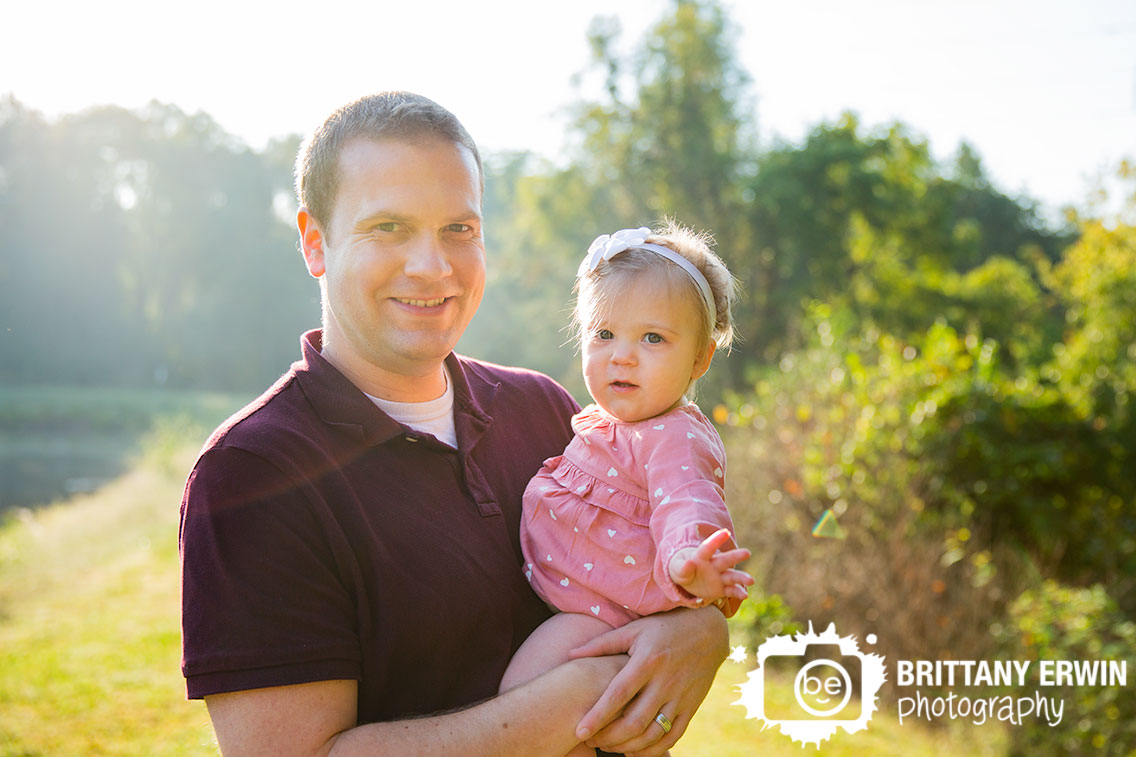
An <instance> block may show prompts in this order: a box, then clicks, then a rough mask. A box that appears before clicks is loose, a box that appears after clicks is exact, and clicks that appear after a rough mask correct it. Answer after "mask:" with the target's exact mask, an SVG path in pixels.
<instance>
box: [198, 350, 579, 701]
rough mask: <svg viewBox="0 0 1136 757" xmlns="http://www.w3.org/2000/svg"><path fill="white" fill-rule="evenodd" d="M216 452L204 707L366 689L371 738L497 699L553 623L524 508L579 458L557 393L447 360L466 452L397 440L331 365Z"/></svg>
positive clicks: (239, 427) (258, 410) (207, 522)
mask: <svg viewBox="0 0 1136 757" xmlns="http://www.w3.org/2000/svg"><path fill="white" fill-rule="evenodd" d="M320 343H321V342H320V333H319V332H318V331H313V332H309V333H308V334H305V335H304V338H303V340H302V348H303V359H302V360H300V361H299V362H297V363H295V364H294V365H293V366H292V368H291V370H290V371H289V372H288V373H287V374H285V375H284V376H283V377H282V378H281V379H280V380H279V381H278V382H277V383H276V384H275V385H274V386H273V387H272V388H271V389H269V390H268V391H267V392H266V393H265V394H264V395H262V396H261V397H260V398H259V399H257V400H256V401H255V402H253V403H252V404H250V405H249V406H248V407H246V408H244V409H243V410H242V411H240V412H239V413H237V414H236V415H235V416H233V417H232V418H230V419H229V420H228V421H226V422H225V423H224V424H223V425H222V426H221V427H220V428H219V429H218V430H217V431H216V432H214V434H213V436H212V437H211V438H210V440H209V441H208V443H207V444H206V446H205V448H204V450H203V452H202V453H201V456H200V457H199V458H198V460H197V463H196V465H195V467H194V469H193V472H192V473H191V474H190V476H189V481H188V483H187V484H186V489H185V496H184V499H183V501H182V509H181V513H182V519H181V531H180V545H181V557H182V633H183V658H182V671H183V673H184V674H185V677H186V679H187V687H188V693H189V696H190V697H191V698H200V697H203V696H206V695H209V694H217V693H222V692H229V691H241V690H245V689H254V688H262V687H266V686H280V685H287V684H298V683H307V682H312V681H322V680H332V679H354V680H356V681H358V682H359V722H360V723H365V722H373V721H381V720H391V719H396V718H401V717H405V716H408V715H412V714H422V713H430V712H437V711H439V710H445V709H451V708H454V707H459V706H462V705H466V704H469V703H471V702H475V701H478V700H480V699H484V698H485V697H489V696H492V695H493V694H495V693H496V691H497V685H498V682H499V681H500V678H501V674H502V673H503V672H504V670H505V666H506V664H507V663H508V661H509V659H510V657H511V656H512V653H513V652H514V651H515V650H516V648H517V647H518V646H519V645H520V643H521V642H522V641H523V640H524V639H525V637H526V636H527V635H528V634H529V633H530V632H531V631H532V630H533V629H534V628H535V627H536V626H537V625H539V624H540V623H541V622H542V621H543V620H545V619H546V618H547V617H548V611H547V609H546V608H545V606H544V604H543V603H542V602H541V601H540V600H539V599H538V598H537V597H536V596H535V595H534V594H533V593H532V591H531V590H530V588H529V586H528V583H527V582H526V581H525V579H524V574H523V571H522V569H521V562H522V559H521V550H520V546H519V543H518V529H519V522H520V512H521V495H522V493H523V492H524V488H525V485H526V484H527V483H528V480H529V479H530V478H531V477H532V476H533V474H535V473H536V471H537V470H538V469H539V468H540V465H541V463H542V462H543V461H544V460H545V458H548V457H552V456H554V455H558V454H560V453H561V452H562V451H563V449H564V446H565V445H566V444H567V443H568V441H569V439H570V438H571V433H572V431H571V427H570V426H569V419H570V417H571V415H572V414H573V413H574V412H575V411H576V410H577V409H578V408H577V405H576V403H575V402H574V401H573V400H572V398H571V396H569V395H568V393H567V392H565V391H564V389H563V388H561V387H560V386H559V385H557V384H556V383H555V382H553V381H552V380H551V379H549V378H547V377H545V376H542V375H540V374H538V373H534V372H532V371H526V370H521V369H515V368H505V367H501V366H496V365H491V364H488V363H483V362H479V361H475V360H471V359H469V358H464V357H459V356H456V355H451V356H450V357H449V358H448V359H447V366H448V367H449V370H450V374H451V376H452V378H453V385H454V422H455V426H456V429H457V437H458V447H459V449H457V450H453V449H452V448H450V447H448V446H446V445H444V444H442V443H440V442H438V441H437V440H436V439H435V438H434V437H433V436H430V435H429V434H423V433H420V432H416V431H412V430H409V429H407V428H405V427H404V426H401V425H400V424H398V423H397V422H395V421H394V420H392V419H391V418H390V417H389V416H387V415H386V414H385V413H383V412H382V411H381V410H379V409H378V408H377V407H376V406H375V405H374V404H373V403H372V402H371V401H370V400H369V399H368V398H367V397H366V396H365V395H364V394H363V393H362V392H360V391H359V390H358V389H357V388H356V387H355V386H354V385H353V384H351V383H350V382H349V381H348V380H347V378H346V377H344V376H343V374H341V373H340V372H339V371H337V370H336V369H335V368H334V367H332V365H331V364H330V363H328V362H327V361H326V360H325V359H324V358H323V356H322V355H321V354H320Z"/></svg>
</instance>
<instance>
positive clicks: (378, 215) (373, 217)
mask: <svg viewBox="0 0 1136 757" xmlns="http://www.w3.org/2000/svg"><path fill="white" fill-rule="evenodd" d="M412 220H413V219H412V218H411V217H410V216H408V215H405V214H403V213H394V212H391V211H387V210H376V211H375V212H374V213H368V214H367V215H366V216H365V217H364V218H360V219H359V221H358V223H356V224H355V227H356V228H365V227H368V226H374V225H375V224H376V223H379V222H380V221H381V222H386V221H394V222H395V223H410V222H411V221H412Z"/></svg>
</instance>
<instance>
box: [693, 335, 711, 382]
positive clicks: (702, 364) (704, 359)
mask: <svg viewBox="0 0 1136 757" xmlns="http://www.w3.org/2000/svg"><path fill="white" fill-rule="evenodd" d="M716 347H717V345H716V344H714V343H713V342H710V346H709V347H707V348H706V351H705V352H702V353H701V354H699V355H698V356H697V357H695V359H694V370H693V371H692V372H691V374H690V380H691V381H697V380H698V379H700V378H702V376H703V374H705V373H706V371H708V370H710V361H711V360H713V359H714V350H715V348H716Z"/></svg>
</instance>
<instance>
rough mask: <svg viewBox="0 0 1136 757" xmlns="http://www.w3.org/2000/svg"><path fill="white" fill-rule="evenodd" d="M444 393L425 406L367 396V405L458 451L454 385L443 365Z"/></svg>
mask: <svg viewBox="0 0 1136 757" xmlns="http://www.w3.org/2000/svg"><path fill="white" fill-rule="evenodd" d="M442 369H443V372H444V373H445V376H446V391H444V392H442V396H441V397H439V398H438V399H436V400H427V401H426V402H393V401H391V400H384V399H379V398H378V397H376V396H374V395H372V394H368V395H367V396H368V397H370V398H371V401H372V402H374V403H375V404H376V405H378V406H379V409H380V410H382V411H383V412H384V413H386V414H387V415H389V416H390V417H391V418H394V419H395V420H396V421H398V422H399V423H401V424H402V425H404V426H409V427H410V428H412V429H414V430H415V431H422V432H423V433H427V434H433V435H434V436H435V437H436V438H437V439H438V441H440V442H443V443H445V444H448V445H450V446H451V447H453V448H454V449H457V448H458V434H457V431H456V429H455V428H454V384H453V382H452V381H450V371H449V369H448V368H446V367H445V366H444V365H443V366H442Z"/></svg>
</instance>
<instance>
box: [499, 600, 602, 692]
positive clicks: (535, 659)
mask: <svg viewBox="0 0 1136 757" xmlns="http://www.w3.org/2000/svg"><path fill="white" fill-rule="evenodd" d="M610 630H611V626H609V625H608V624H607V623H605V622H603V621H602V620H600V619H599V618H593V617H591V616H589V615H581V614H580V613H575V612H560V613H557V614H556V615H553V616H552V617H551V618H549V619H548V620H546V621H544V623H542V624H541V625H540V627H539V628H537V629H536V630H535V631H533V632H532V633H531V634H529V637H528V638H527V639H525V643H524V644H521V648H520V649H518V650H517V653H516V654H515V655H513V659H512V660H510V661H509V667H508V669H506V670H505V675H504V677H503V678H502V679H501V686H500V691H508V690H509V689H512V688H514V687H516V686H520V685H521V684H522V683H525V682H526V681H531V680H532V679H534V678H536V677H537V676H538V675H540V674H541V673H544V672H545V671H548V670H552V669H553V668H555V667H556V666H557V665H560V664H561V663H564V662H568V653H569V652H570V651H571V650H573V649H575V648H576V647H578V646H580V645H581V644H583V643H584V642H586V641H591V640H592V639H594V638H595V637H597V636H599V635H600V634H601V633H605V632H607V631H610Z"/></svg>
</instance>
